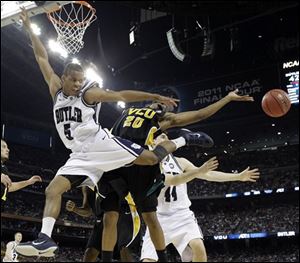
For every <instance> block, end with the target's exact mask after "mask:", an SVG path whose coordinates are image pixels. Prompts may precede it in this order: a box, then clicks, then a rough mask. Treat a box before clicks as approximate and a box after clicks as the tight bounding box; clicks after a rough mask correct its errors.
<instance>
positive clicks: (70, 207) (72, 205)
mask: <svg viewBox="0 0 300 263" xmlns="http://www.w3.org/2000/svg"><path fill="white" fill-rule="evenodd" d="M75 207H76V205H75V203H74V202H73V201H71V200H69V201H68V202H67V203H66V209H67V211H69V212H73V211H74V209H75Z"/></svg>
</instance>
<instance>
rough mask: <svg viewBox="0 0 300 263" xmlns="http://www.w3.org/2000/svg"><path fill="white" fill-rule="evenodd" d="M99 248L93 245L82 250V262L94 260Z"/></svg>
mask: <svg viewBox="0 0 300 263" xmlns="http://www.w3.org/2000/svg"><path fill="white" fill-rule="evenodd" d="M99 253H100V252H99V250H97V249H96V248H94V247H88V248H87V249H86V250H85V251H84V256H83V262H96V261H97V257H98V255H99Z"/></svg>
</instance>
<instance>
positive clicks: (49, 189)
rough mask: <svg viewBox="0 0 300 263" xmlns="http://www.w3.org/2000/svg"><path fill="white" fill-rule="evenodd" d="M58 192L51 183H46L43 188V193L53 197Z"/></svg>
mask: <svg viewBox="0 0 300 263" xmlns="http://www.w3.org/2000/svg"><path fill="white" fill-rule="evenodd" d="M58 194H59V193H58V191H57V189H55V187H53V185H51V184H50V185H48V186H47V187H46V189H45V195H46V196H47V197H54V196H57V195H58Z"/></svg>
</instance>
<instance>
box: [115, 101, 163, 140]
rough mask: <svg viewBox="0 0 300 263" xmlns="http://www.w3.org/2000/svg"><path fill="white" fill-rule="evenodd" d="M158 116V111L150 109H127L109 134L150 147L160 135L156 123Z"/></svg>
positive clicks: (159, 112)
mask: <svg viewBox="0 0 300 263" xmlns="http://www.w3.org/2000/svg"><path fill="white" fill-rule="evenodd" d="M160 114H161V111H160V110H153V109H151V108H135V107H132V108H129V109H127V110H125V111H124V112H123V113H122V116H121V117H120V118H119V119H118V120H117V121H116V122H115V124H114V126H113V128H112V130H111V132H112V134H113V135H115V136H119V137H122V138H124V139H127V140H130V141H132V142H135V143H137V144H139V145H151V144H153V140H154V138H155V137H156V136H158V135H159V134H161V131H160V127H159V123H158V120H159V116H160Z"/></svg>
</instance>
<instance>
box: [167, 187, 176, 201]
mask: <svg viewBox="0 0 300 263" xmlns="http://www.w3.org/2000/svg"><path fill="white" fill-rule="evenodd" d="M170 192H171V187H168V189H167V190H166V192H165V200H166V202H168V203H170V202H171V195H172V197H173V201H177V192H176V186H174V187H173V188H172V194H171V193H170Z"/></svg>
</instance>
